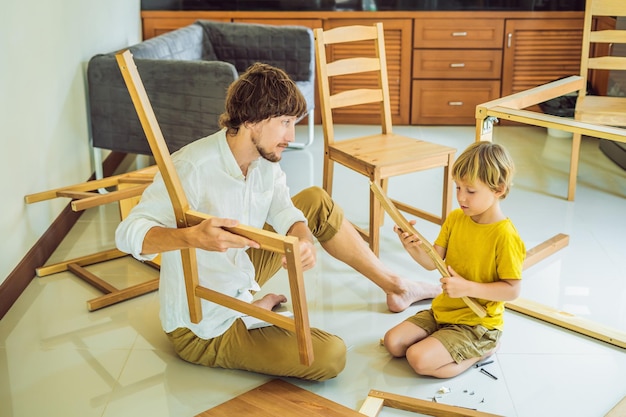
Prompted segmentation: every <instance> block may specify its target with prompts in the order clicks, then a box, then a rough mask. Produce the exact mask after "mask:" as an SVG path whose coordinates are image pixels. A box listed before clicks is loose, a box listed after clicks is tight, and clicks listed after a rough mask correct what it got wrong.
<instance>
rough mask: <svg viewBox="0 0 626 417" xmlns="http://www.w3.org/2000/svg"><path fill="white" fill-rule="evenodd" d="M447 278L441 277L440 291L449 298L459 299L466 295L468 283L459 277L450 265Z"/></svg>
mask: <svg viewBox="0 0 626 417" xmlns="http://www.w3.org/2000/svg"><path fill="white" fill-rule="evenodd" d="M448 272H450V276H449V277H441V279H440V280H439V282H441V289H442V290H443V292H444V294H446V295H447V296H448V297H450V298H461V297H466V296H467V295H468V291H469V287H470V285H471V283H470V281H468V280H466V279H465V278H463V277H462V276H460V275H459V274H458V273H457V272H456V271H455V270H454V269H452V267H451V266H450V265H448Z"/></svg>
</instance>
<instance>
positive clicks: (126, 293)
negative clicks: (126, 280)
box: [87, 278, 159, 311]
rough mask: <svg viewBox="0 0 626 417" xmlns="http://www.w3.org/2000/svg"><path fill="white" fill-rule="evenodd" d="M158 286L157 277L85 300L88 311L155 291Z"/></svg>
mask: <svg viewBox="0 0 626 417" xmlns="http://www.w3.org/2000/svg"><path fill="white" fill-rule="evenodd" d="M158 288H159V279H158V278H154V279H152V280H150V281H146V282H143V283H141V284H137V285H133V286H130V287H127V288H124V289H121V290H118V291H115V292H112V293H110V294H106V295H103V296H101V297H97V298H94V299H92V300H89V301H87V308H88V309H89V311H95V310H99V309H101V308H103V307H108V306H110V305H113V304H117V303H119V302H122V301H126V300H130V299H131V298H135V297H139V296H140V295H144V294H147V293H149V292H152V291H156V290H157V289H158Z"/></svg>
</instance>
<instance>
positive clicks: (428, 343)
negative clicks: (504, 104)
mask: <svg viewBox="0 0 626 417" xmlns="http://www.w3.org/2000/svg"><path fill="white" fill-rule="evenodd" d="M513 172H514V165H513V161H512V160H511V157H510V156H509V154H508V153H507V151H506V150H505V149H504V148H503V147H502V146H500V145H498V144H495V143H491V142H476V143H474V144H472V145H470V146H469V147H468V148H467V149H466V150H465V151H464V152H463V153H462V154H461V155H460V156H459V158H458V159H457V160H456V162H455V163H454V165H453V167H452V174H451V175H452V178H453V179H454V181H455V182H456V190H457V201H458V203H459V206H460V208H459V209H456V210H453V211H452V212H451V213H450V215H449V216H448V218H447V219H446V220H445V222H444V224H443V226H442V228H441V231H440V233H439V236H438V238H437V240H436V241H435V243H434V248H435V250H436V251H437V253H438V254H439V255H440V256H441V258H442V259H444V260H445V261H446V263H447V265H448V271H449V272H450V275H451V276H450V277H442V278H441V279H440V282H441V288H442V293H441V294H439V295H438V296H437V297H436V298H435V299H434V300H433V302H432V307H431V309H429V310H424V311H420V312H418V313H417V314H415V315H414V316H412V317H409V318H408V319H407V320H406V321H404V322H402V323H400V324H398V325H397V326H395V327H393V328H392V329H390V330H389V331H388V332H387V333H386V334H385V338H384V343H385V347H386V348H387V350H388V351H389V353H391V354H392V355H393V356H395V357H403V356H406V358H407V361H408V362H409V364H410V365H411V367H412V368H413V370H415V372H416V373H418V374H420V375H429V376H434V377H438V378H450V377H453V376H456V375H458V374H460V373H461V372H463V371H465V370H466V369H468V368H469V367H471V366H472V365H473V364H475V363H476V362H478V361H479V360H481V359H483V358H485V357H487V356H489V355H491V354H492V353H493V352H495V350H496V348H497V346H498V340H499V338H500V334H501V332H502V327H503V312H504V301H510V300H514V299H515V298H517V296H518V295H519V292H520V280H521V278H522V264H523V262H524V258H525V256H526V250H525V247H524V243H523V242H522V240H521V238H520V236H519V234H518V233H517V230H516V229H515V226H514V225H513V223H512V222H511V220H509V219H508V218H507V217H506V216H505V215H504V213H503V212H502V210H501V208H500V200H501V199H503V198H505V197H506V196H507V194H508V192H509V189H510V187H511V181H512V177H513ZM394 231H395V232H396V233H397V234H398V237H399V238H400V240H401V242H402V245H403V246H404V248H405V249H406V251H407V252H408V253H409V254H410V255H411V257H412V258H413V259H415V260H416V261H417V262H418V263H419V264H420V265H422V267H424V268H425V269H427V270H433V269H435V265H434V263H433V261H432V260H431V259H430V257H429V256H428V255H427V254H426V252H424V251H423V250H422V249H421V248H420V246H419V245H420V243H421V242H420V241H419V240H418V238H417V236H415V235H409V234H408V233H406V232H404V231H403V230H401V229H399V228H398V227H397V226H394ZM461 297H472V298H474V299H476V301H478V302H479V303H480V304H481V305H482V306H484V307H485V309H486V310H487V315H486V317H484V318H480V317H479V316H477V315H476V314H474V313H473V312H472V310H470V308H469V307H467V306H466V305H465V303H464V302H463V300H462V299H461Z"/></svg>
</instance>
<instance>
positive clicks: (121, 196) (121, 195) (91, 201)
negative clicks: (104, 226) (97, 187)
mask: <svg viewBox="0 0 626 417" xmlns="http://www.w3.org/2000/svg"><path fill="white" fill-rule="evenodd" d="M148 185H150V183H144V184H139V185H135V186H134V187H128V188H124V189H121V190H117V191H111V192H109V193H106V194H95V195H91V196H84V197H81V198H80V199H79V200H75V201H72V203H71V205H72V210H74V211H82V210H86V209H88V208H92V207H97V206H101V205H103V204H108V203H113V202H115V201H121V200H125V199H127V198H133V197H138V196H141V194H143V192H144V190H145V189H146V188H148Z"/></svg>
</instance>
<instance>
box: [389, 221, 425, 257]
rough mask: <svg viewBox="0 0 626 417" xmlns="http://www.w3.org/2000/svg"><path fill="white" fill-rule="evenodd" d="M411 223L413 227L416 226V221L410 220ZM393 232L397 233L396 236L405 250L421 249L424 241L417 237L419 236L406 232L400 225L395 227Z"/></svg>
mask: <svg viewBox="0 0 626 417" xmlns="http://www.w3.org/2000/svg"><path fill="white" fill-rule="evenodd" d="M409 223H411V225H414V224H415V220H410V221H409ZM393 231H394V232H396V234H397V235H398V237H399V238H400V242H401V243H402V246H404V248H405V249H407V250H409V249H419V247H420V245H421V244H422V241H421V240H420V239H419V238H418V237H417V235H415V234H413V235H411V234H409V233H408V232H405V231H404V230H402V229H401V228H399V227H398V225H394V226H393Z"/></svg>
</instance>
